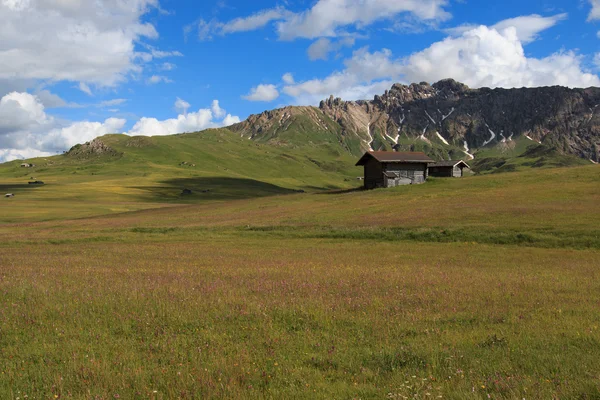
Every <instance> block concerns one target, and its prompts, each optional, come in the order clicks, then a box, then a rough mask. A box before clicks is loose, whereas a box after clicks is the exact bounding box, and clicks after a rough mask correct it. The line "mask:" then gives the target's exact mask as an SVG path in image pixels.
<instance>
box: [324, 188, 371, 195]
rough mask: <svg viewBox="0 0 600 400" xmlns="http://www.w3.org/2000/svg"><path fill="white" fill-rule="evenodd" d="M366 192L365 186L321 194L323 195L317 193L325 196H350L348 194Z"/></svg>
mask: <svg viewBox="0 0 600 400" xmlns="http://www.w3.org/2000/svg"><path fill="white" fill-rule="evenodd" d="M363 191H365V188H364V187H363V186H361V187H355V188H352V189H335V190H328V191H326V192H321V193H317V194H318V195H323V194H326V195H327V194H329V195H331V194H348V193H356V192H363Z"/></svg>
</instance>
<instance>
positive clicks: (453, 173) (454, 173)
mask: <svg viewBox="0 0 600 400" xmlns="http://www.w3.org/2000/svg"><path fill="white" fill-rule="evenodd" d="M465 168H468V169H471V167H470V166H469V164H467V163H466V162H464V161H463V160H454V161H439V162H436V163H435V164H430V165H429V175H431V176H436V177H441V178H462V177H463V176H464V169H465Z"/></svg>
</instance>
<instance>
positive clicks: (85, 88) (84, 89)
mask: <svg viewBox="0 0 600 400" xmlns="http://www.w3.org/2000/svg"><path fill="white" fill-rule="evenodd" d="M79 90H81V91H82V92H83V93H85V94H87V95H88V96H93V94H92V89H90V87H89V86H88V85H87V84H85V83H83V82H79Z"/></svg>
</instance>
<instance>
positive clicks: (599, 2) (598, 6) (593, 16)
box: [588, 0, 600, 21]
mask: <svg viewBox="0 0 600 400" xmlns="http://www.w3.org/2000/svg"><path fill="white" fill-rule="evenodd" d="M590 4H591V5H592V10H591V11H590V15H589V17H588V20H589V21H594V20H598V19H600V0H590Z"/></svg>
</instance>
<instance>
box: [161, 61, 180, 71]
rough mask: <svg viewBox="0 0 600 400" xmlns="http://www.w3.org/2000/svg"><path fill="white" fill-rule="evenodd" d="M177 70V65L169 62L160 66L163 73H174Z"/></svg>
mask: <svg viewBox="0 0 600 400" xmlns="http://www.w3.org/2000/svg"><path fill="white" fill-rule="evenodd" d="M175 68H177V65H175V64H173V63H169V62H166V63H163V64H162V65H161V66H160V69H161V70H162V71H172V70H174V69H175Z"/></svg>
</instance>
